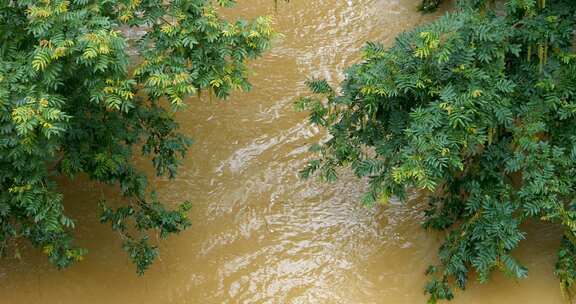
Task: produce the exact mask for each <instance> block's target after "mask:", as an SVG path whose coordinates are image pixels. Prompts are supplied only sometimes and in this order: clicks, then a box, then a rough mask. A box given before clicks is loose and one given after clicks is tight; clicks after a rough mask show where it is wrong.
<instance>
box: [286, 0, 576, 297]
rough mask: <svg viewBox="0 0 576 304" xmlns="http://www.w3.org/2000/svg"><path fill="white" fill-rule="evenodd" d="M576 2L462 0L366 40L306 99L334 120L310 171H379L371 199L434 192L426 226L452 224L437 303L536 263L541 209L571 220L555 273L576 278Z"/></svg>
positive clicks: (431, 289)
mask: <svg viewBox="0 0 576 304" xmlns="http://www.w3.org/2000/svg"><path fill="white" fill-rule="evenodd" d="M575 12H576V2H574V1H572V0H554V1H552V0H549V1H545V0H538V1H536V0H508V1H501V2H498V1H496V2H494V1H483V0H462V1H459V4H458V9H457V10H456V11H455V12H453V13H449V14H447V15H445V16H444V17H442V18H440V19H439V20H437V21H436V22H433V23H432V24H429V25H425V26H422V27H419V28H417V29H415V30H413V31H410V32H407V33H404V34H402V35H400V36H399V37H398V38H397V40H396V43H395V45H394V46H393V47H392V48H390V49H386V48H384V47H383V46H382V45H380V44H378V43H368V44H367V45H366V47H365V48H364V59H363V61H362V62H361V63H359V64H356V65H353V66H352V67H350V68H349V69H348V70H347V72H346V80H345V81H344V82H343V83H342V85H341V89H340V90H339V91H336V90H334V89H333V88H331V87H330V86H329V84H328V83H327V82H326V81H324V80H311V81H309V86H310V88H311V90H312V92H313V93H315V94H314V95H312V96H310V97H306V98H302V99H301V100H300V101H299V102H298V103H297V106H298V107H299V108H301V109H304V108H305V109H309V110H311V116H310V120H311V122H312V123H313V124H316V125H319V126H322V127H326V128H327V129H328V131H329V134H330V137H329V138H328V139H327V141H325V142H324V143H322V144H320V145H315V146H314V147H313V150H314V151H316V152H317V153H319V155H320V157H319V158H318V159H316V160H313V161H311V162H310V164H309V166H308V167H307V168H306V169H305V170H303V171H302V174H303V175H304V176H308V175H310V174H312V173H313V172H317V173H319V175H320V176H321V177H322V178H324V179H326V180H334V179H336V178H337V171H336V168H337V167H339V166H350V167H351V168H352V169H353V170H354V172H355V173H356V175H357V176H359V177H366V178H368V179H369V184H370V189H369V191H368V192H367V193H366V195H365V197H364V201H365V202H366V203H373V202H376V201H382V202H386V201H387V199H388V197H390V196H392V195H397V196H399V197H401V198H405V196H406V195H405V194H406V190H407V189H408V188H417V189H422V190H423V191H424V193H428V194H427V195H428V197H429V199H428V208H427V211H426V216H427V217H426V221H425V223H424V227H426V228H429V229H434V230H440V231H445V238H444V242H443V244H442V246H441V247H440V249H439V260H440V263H439V264H438V265H434V266H431V267H430V268H429V269H428V271H427V274H428V275H429V276H430V281H429V283H428V284H427V286H426V288H425V289H426V292H427V293H428V294H429V296H430V302H432V303H434V302H436V301H437V300H440V299H451V298H453V288H454V287H458V288H461V289H464V288H465V287H466V285H467V283H468V281H469V280H470V279H471V276H474V277H475V278H477V279H478V280H479V281H480V282H485V281H486V280H488V279H489V277H490V274H491V273H492V272H493V271H494V270H501V271H503V272H504V273H506V274H508V275H509V276H511V277H512V278H517V279H521V278H524V277H526V276H527V274H528V270H527V269H526V267H524V266H523V265H522V264H521V263H520V261H518V260H517V259H516V258H515V257H514V249H515V248H516V247H517V246H518V244H519V242H521V241H522V240H523V239H524V238H525V233H524V232H523V231H522V227H521V224H522V223H524V222H526V221H529V220H536V221H543V222H550V223H555V224H557V225H559V226H561V227H562V228H563V239H562V242H561V244H560V247H559V250H558V262H557V264H556V270H555V274H556V275H557V276H558V278H559V279H560V281H561V286H562V288H563V289H564V290H565V291H568V292H569V291H570V290H571V289H572V288H573V287H574V286H575V284H574V282H575V280H576V196H575V195H574V191H575V190H576V54H575V53H574V50H573V33H574V29H575V21H576V18H575ZM472 274H474V275H472Z"/></svg>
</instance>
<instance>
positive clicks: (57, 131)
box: [0, 0, 275, 273]
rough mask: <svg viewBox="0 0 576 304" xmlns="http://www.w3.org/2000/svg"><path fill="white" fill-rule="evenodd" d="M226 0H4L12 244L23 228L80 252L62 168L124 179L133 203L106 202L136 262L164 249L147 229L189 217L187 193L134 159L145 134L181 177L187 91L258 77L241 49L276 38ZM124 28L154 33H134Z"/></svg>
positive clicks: (169, 226) (159, 161) (4, 210)
mask: <svg viewBox="0 0 576 304" xmlns="http://www.w3.org/2000/svg"><path fill="white" fill-rule="evenodd" d="M216 2H217V4H216V3H213V1H210V0H173V1H163V0H107V1H93V0H17V1H15V0H0V251H1V253H2V254H7V253H8V252H9V251H10V250H11V248H12V246H11V245H13V244H14V243H15V240H17V239H24V240H29V241H30V242H31V243H32V244H33V245H34V246H36V247H39V248H41V249H42V250H43V252H44V253H45V254H46V255H47V256H48V258H49V260H50V261H51V262H52V263H54V264H55V265H57V266H58V267H65V266H68V265H69V264H70V263H72V262H74V261H76V260H79V259H81V258H82V256H83V255H84V253H85V250H84V249H82V248H78V247H76V246H75V245H74V242H73V236H72V232H73V228H74V225H75V222H74V220H73V219H71V218H69V217H68V216H66V214H65V213H64V207H63V204H62V202H63V196H62V194H61V193H60V192H59V190H58V187H57V185H56V184H55V182H54V177H57V176H66V177H68V178H75V177H78V176H79V175H81V174H82V175H86V176H88V177H89V178H90V179H92V180H95V181H100V182H104V183H108V184H112V185H119V187H120V189H121V192H122V194H123V195H124V196H125V204H124V205H123V206H121V207H119V208H111V207H108V206H106V205H105V204H102V209H103V212H102V217H101V221H102V222H103V223H110V224H111V226H112V229H114V230H115V231H118V233H119V234H120V235H121V237H122V239H123V241H124V247H125V249H126V251H127V252H128V253H129V256H130V258H131V259H132V260H133V261H134V263H135V264H136V266H137V270H138V272H139V273H142V272H143V271H144V270H145V269H146V268H147V267H148V266H149V265H150V263H152V261H153V260H154V258H155V256H156V255H157V247H156V244H155V241H154V242H153V241H152V240H151V239H150V237H149V234H150V233H152V232H155V233H158V235H159V236H160V237H162V238H164V237H166V236H168V235H169V234H172V233H178V232H179V231H181V230H182V229H184V228H186V227H187V226H188V225H189V220H188V218H187V216H186V211H187V210H188V208H189V204H187V203H183V204H182V205H180V206H179V207H177V208H175V209H171V208H168V207H167V206H165V205H164V204H162V203H161V202H159V201H158V200H157V199H156V198H155V196H154V195H153V194H152V193H151V191H150V189H148V188H147V186H146V176H145V175H144V174H142V173H141V172H140V171H138V170H137V168H135V167H134V166H133V164H132V159H133V157H134V154H135V151H134V149H140V148H141V153H142V154H143V155H144V156H146V157H150V158H151V159H152V161H153V163H154V167H155V169H156V173H157V174H158V175H167V176H169V177H173V176H174V175H175V174H176V170H177V167H178V163H179V160H180V158H181V157H182V156H183V155H184V154H185V153H186V151H187V148H188V146H189V145H190V139H188V138H187V137H186V136H184V135H183V134H180V133H179V132H178V124H177V123H176V122H175V121H174V119H173V117H174V111H175V110H177V109H179V108H181V107H183V106H185V99H186V97H187V96H190V95H193V94H196V93H198V92H199V91H200V90H203V89H206V90H210V91H211V92H213V93H214V94H215V95H216V96H218V97H226V96H227V95H228V94H229V93H230V92H231V90H247V89H249V88H250V84H249V83H248V81H247V70H246V66H245V61H246V60H247V59H249V58H254V57H257V56H259V55H260V54H261V53H262V52H263V51H264V50H266V49H267V48H268V47H269V45H270V41H271V39H272V38H273V36H274V35H275V34H274V32H273V31H272V30H271V28H270V20H269V19H268V18H265V17H260V18H257V19H255V20H253V21H250V22H248V21H237V22H228V21H225V20H223V19H221V18H220V17H219V16H218V14H217V12H216V9H217V6H218V5H219V6H223V7H229V6H232V5H233V4H234V1H233V0H218V1H216ZM126 29H136V31H143V32H144V33H143V35H142V36H141V37H140V38H137V39H136V41H134V43H132V45H131V46H129V44H128V43H129V42H130V41H129V40H128V39H127V38H126V36H125V34H124V33H125V30H126ZM129 50H134V51H135V52H136V56H132V57H131V56H130V53H129ZM131 58H134V60H131ZM132 64H133V65H132ZM74 203H84V202H74ZM80 224H81V223H80Z"/></svg>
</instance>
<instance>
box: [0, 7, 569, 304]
mask: <svg viewBox="0 0 576 304" xmlns="http://www.w3.org/2000/svg"><path fill="white" fill-rule="evenodd" d="M418 2H419V0H308V1H306V0H291V2H290V3H283V2H280V1H279V3H278V12H275V11H274V5H273V2H272V0H245V1H239V4H238V6H237V7H236V8H234V9H232V10H226V11H224V12H223V13H224V15H225V16H227V17H230V18H232V17H253V16H257V15H275V17H276V29H277V30H278V31H280V32H282V33H283V34H284V37H283V38H282V39H280V40H279V41H277V42H276V43H275V46H274V48H273V49H272V50H271V51H270V52H269V53H267V55H266V56H265V57H264V58H261V59H259V60H256V61H254V62H252V63H251V67H252V70H253V75H252V76H251V80H252V83H253V84H254V89H253V90H252V91H251V92H249V93H240V94H235V95H234V96H233V97H232V98H230V100H228V101H226V102H221V101H216V100H211V99H210V98H207V97H203V98H196V99H193V100H190V101H189V107H188V108H187V110H185V111H183V112H182V113H180V114H179V115H178V116H179V121H180V122H181V124H182V128H183V129H184V130H185V132H186V133H188V134H190V135H191V136H192V137H193V138H194V139H195V144H194V145H193V147H192V149H191V151H190V153H189V155H188V157H187V159H186V161H185V163H184V164H183V166H182V167H181V169H180V174H179V175H178V177H177V178H176V180H174V181H168V180H164V179H156V180H154V181H153V184H154V185H155V186H156V187H157V189H158V192H159V196H160V197H161V199H162V200H163V201H166V202H180V201H183V200H190V201H191V202H192V203H193V205H194V207H193V209H192V211H191V218H192V222H193V224H192V227H191V228H190V229H189V230H188V231H186V232H185V233H183V234H181V235H179V236H177V237H173V238H170V239H169V240H168V241H166V242H164V243H162V245H161V253H160V258H159V259H158V260H157V262H156V263H155V264H154V265H153V266H152V268H151V269H150V270H149V271H148V272H147V273H146V275H145V276H144V277H138V276H136V274H135V269H134V267H133V265H132V264H131V263H130V262H129V261H128V259H127V257H126V254H125V253H124V252H123V251H122V249H121V248H120V246H121V244H120V240H119V239H118V237H117V235H115V234H114V233H113V232H112V231H111V230H110V229H109V227H107V226H103V225H100V224H99V223H98V210H97V206H96V202H97V201H98V200H99V199H100V198H101V197H102V196H108V195H111V193H113V190H111V189H106V188H101V187H98V186H96V185H94V184H92V183H89V182H87V181H80V182H77V183H74V184H69V183H68V184H66V187H65V188H66V204H67V205H66V208H67V210H68V212H69V213H70V214H71V215H72V216H74V217H75V218H76V219H77V222H78V223H81V225H78V228H77V236H78V239H79V243H80V244H81V245H83V246H86V247H87V248H88V249H89V254H88V255H87V256H86V258H85V260H84V261H83V262H81V263H78V264H76V265H74V266H73V267H71V268H69V269H66V270H64V271H58V270H55V269H54V268H53V267H52V266H50V265H49V264H48V262H47V261H46V260H45V258H44V257H43V256H42V254H41V253H38V252H37V251H35V250H24V251H23V252H21V255H22V258H21V259H14V258H8V259H6V260H3V261H2V262H1V264H0V303H1V304H28V303H34V304H35V303H40V304H41V303H49V304H53V303H54V304H56V303H63V304H116V303H117V304H132V303H134V304H147V303H154V304H155V303H158V304H163V303H175V304H184V303H201V304H204V303H206V304H212V303H214V304H219V303H425V302H426V297H425V295H424V294H423V287H424V284H425V281H426V278H425V276H424V270H425V269H426V267H427V265H428V264H430V263H433V262H434V261H435V260H436V250H437V247H438V244H439V240H440V239H441V238H440V236H439V235H437V234H434V233H431V232H426V231H424V230H423V229H422V228H421V226H420V223H421V221H422V210H421V205H422V204H418V200H419V198H418V197H417V196H415V197H413V199H412V200H411V201H410V202H409V203H407V204H399V203H397V202H395V201H391V202H390V203H389V204H388V205H386V206H377V207H375V208H371V209H369V208H366V207H363V206H362V205H361V203H360V199H359V197H360V196H361V194H362V190H363V188H364V187H365V185H364V182H363V181H359V180H356V179H355V178H354V177H353V176H352V175H350V174H349V173H346V172H343V174H342V176H341V179H340V180H339V181H338V182H337V183H334V184H322V183H320V182H319V181H315V180H309V181H303V180H300V179H299V178H298V176H297V171H298V170H299V169H301V168H302V166H303V165H304V164H305V162H306V161H307V160H308V159H309V157H310V155H309V154H308V153H307V146H308V145H309V144H311V143H313V142H315V141H318V140H319V139H321V138H322V136H323V135H324V134H323V133H322V131H321V130H317V129H315V128H312V127H310V126H309V125H308V124H307V120H306V118H307V117H306V114H305V113H296V112H294V110H293V106H292V104H293V101H294V100H295V98H296V97H297V96H300V95H301V94H304V93H305V92H306V88H305V86H304V83H303V80H304V79H306V77H308V76H317V77H324V78H327V79H328V80H329V81H330V82H332V83H337V82H339V81H340V80H341V79H342V72H343V70H344V69H345V67H347V66H348V65H350V64H351V63H353V62H355V61H357V60H359V50H360V48H361V46H362V45H363V43H364V42H365V41H368V40H378V41H383V42H384V43H385V44H387V45H390V44H391V43H392V42H393V40H394V37H395V36H396V35H397V34H398V33H399V32H401V31H403V30H407V29H410V28H412V27H414V26H416V25H418V24H421V23H423V22H428V21H430V20H433V19H434V18H436V17H437V16H438V14H436V15H427V16H422V15H420V14H419V13H418V12H416V10H415V8H416V6H417V4H418ZM142 166H143V167H144V168H146V167H147V165H146V164H145V163H144V162H142ZM148 172H151V170H148ZM525 230H526V232H527V234H528V240H529V241H530V244H523V245H522V246H521V247H520V248H519V250H517V251H516V256H517V257H518V258H519V259H520V260H521V261H522V262H523V263H524V264H525V265H526V266H528V268H529V271H530V273H529V278H528V279H526V280H523V281H514V280H509V279H507V278H505V277H504V276H503V275H501V274H495V275H493V280H492V281H491V282H490V283H488V284H479V283H472V284H470V286H469V288H468V289H467V290H466V291H465V292H463V293H462V292H458V293H457V295H456V299H455V300H454V301H453V303H470V304H472V303H482V304H490V303H523V304H529V303H535V304H536V303H538V304H544V303H546V304H548V303H550V304H553V303H566V302H565V301H564V300H563V299H562V297H561V295H560V291H559V284H558V282H557V281H556V279H555V278H554V276H553V274H552V273H553V268H554V262H555V248H556V247H557V245H558V242H559V240H558V237H557V235H558V233H557V231H556V230H555V229H554V227H548V226H541V225H532V226H528V227H525ZM525 243H526V242H525ZM24 247H25V246H24Z"/></svg>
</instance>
